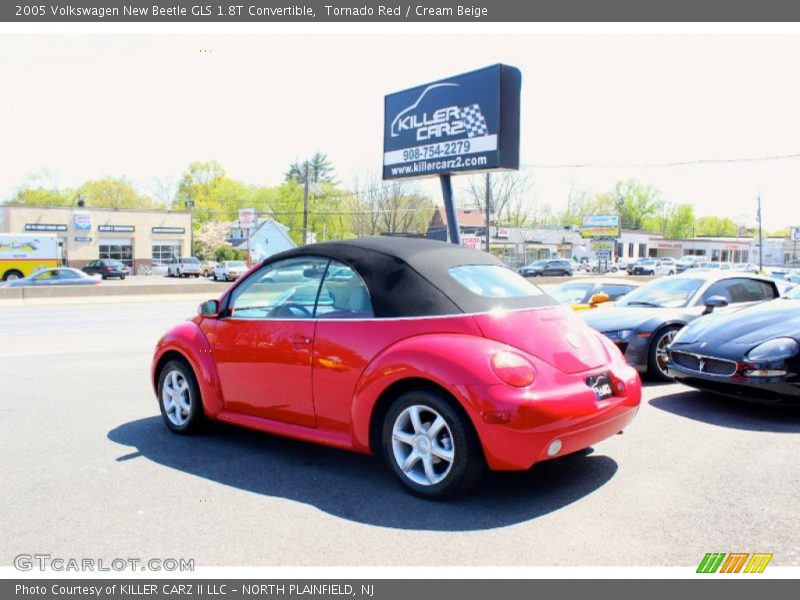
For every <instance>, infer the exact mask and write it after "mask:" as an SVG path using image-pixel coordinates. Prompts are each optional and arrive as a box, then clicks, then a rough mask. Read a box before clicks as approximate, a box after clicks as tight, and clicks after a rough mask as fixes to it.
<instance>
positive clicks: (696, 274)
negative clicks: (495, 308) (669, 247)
mask: <svg viewBox="0 0 800 600" xmlns="http://www.w3.org/2000/svg"><path fill="white" fill-rule="evenodd" d="M559 287H561V286H559ZM556 289H557V290H558V288H556ZM556 296H557V297H558V295H557V294H556ZM581 314H582V316H583V317H584V320H585V322H586V323H587V324H588V325H590V326H591V327H593V328H594V329H596V330H597V331H599V332H601V333H602V334H604V335H605V336H606V337H607V338H608V339H609V340H611V341H612V342H613V343H614V344H615V345H616V346H617V347H618V348H619V350H620V352H621V353H622V354H623V356H624V357H625V359H626V361H627V362H628V364H630V365H632V366H633V367H635V368H636V369H637V370H638V371H639V372H640V373H641V374H647V375H648V376H650V377H651V378H653V379H656V380H672V379H675V380H678V381H681V382H683V383H686V384H687V385H690V386H693V387H696V388H698V389H703V390H707V391H711V392H716V393H719V394H723V395H728V396H734V397H737V398H743V399H747V400H751V401H760V402H771V403H777V402H800V286H794V284H792V283H791V282H787V281H782V280H776V279H774V278H771V277H766V276H761V275H756V274H752V273H746V272H743V271H731V270H727V269H726V270H722V269H717V270H703V269H690V270H687V271H685V272H684V273H682V274H681V275H676V276H675V277H663V278H660V279H655V280H652V281H650V282H648V283H646V284H644V285H642V286H640V287H638V288H637V289H635V290H633V291H631V292H630V293H628V294H627V295H625V296H623V297H621V298H620V299H619V300H618V301H617V302H616V303H615V304H614V306H610V307H608V308H606V309H604V310H598V311H585V312H583V313H581Z"/></svg>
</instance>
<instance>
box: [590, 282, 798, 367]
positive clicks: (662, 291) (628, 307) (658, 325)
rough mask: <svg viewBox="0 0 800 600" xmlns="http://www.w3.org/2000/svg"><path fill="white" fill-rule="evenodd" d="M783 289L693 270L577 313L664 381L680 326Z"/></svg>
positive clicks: (769, 297) (635, 363)
mask: <svg viewBox="0 0 800 600" xmlns="http://www.w3.org/2000/svg"><path fill="white" fill-rule="evenodd" d="M784 285H785V284H783V283H782V282H776V281H774V280H772V279H769V278H768V277H761V276H758V275H752V274H750V273H736V272H733V271H695V270H694V269H692V270H690V271H687V272H686V273H683V274H681V275H674V276H672V277H662V278H660V279H654V280H653V281H650V282H648V283H646V284H644V285H643V286H641V287H639V288H638V289H636V290H634V291H632V292H631V293H630V294H628V295H626V296H625V297H624V298H623V299H622V300H620V301H619V302H617V304H616V305H615V306H612V307H608V308H604V309H603V310H592V311H582V312H581V313H579V314H580V315H581V316H582V317H583V318H584V319H585V320H586V322H587V323H588V324H589V325H591V326H592V327H594V328H595V329H597V330H598V331H600V332H601V333H603V334H604V335H605V336H606V337H608V338H609V339H610V340H611V341H612V342H614V343H615V344H616V345H617V347H618V348H619V349H620V350H621V351H622V353H623V354H624V355H625V359H626V360H627V361H628V363H630V364H631V365H633V366H634V367H636V369H637V370H639V372H641V373H647V374H648V375H650V376H652V377H654V378H656V379H661V380H664V381H667V380H669V379H670V376H669V373H668V372H667V346H668V345H669V344H670V342H672V339H673V338H674V337H675V334H676V333H677V332H678V330H680V329H681V328H682V327H683V326H684V325H686V324H687V323H689V322H691V321H693V320H695V319H696V318H697V317H699V316H701V315H704V314H708V313H710V312H711V311H714V310H715V309H717V310H718V311H719V312H731V311H734V310H738V309H740V308H744V307H745V306H748V305H750V304H754V303H757V302H764V301H766V300H773V299H775V298H778V297H779V296H780V295H781V293H782V292H783V291H785V288H783V287H779V286H784ZM729 305H730V306H729Z"/></svg>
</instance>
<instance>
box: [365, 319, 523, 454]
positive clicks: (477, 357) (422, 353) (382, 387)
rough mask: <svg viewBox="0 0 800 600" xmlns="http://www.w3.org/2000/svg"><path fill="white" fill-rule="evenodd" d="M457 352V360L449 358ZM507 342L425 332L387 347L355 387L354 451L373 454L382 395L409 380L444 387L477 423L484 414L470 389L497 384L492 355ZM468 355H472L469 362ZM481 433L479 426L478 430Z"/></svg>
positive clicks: (463, 335)
mask: <svg viewBox="0 0 800 600" xmlns="http://www.w3.org/2000/svg"><path fill="white" fill-rule="evenodd" d="M454 348H457V349H458V360H453V359H450V358H449V356H450V355H452V353H453V349H454ZM503 348H508V346H506V345H505V344H503V343H501V342H497V341H494V340H490V339H487V338H483V337H478V336H472V335H465V334H425V335H420V336H415V337H412V338H406V339H404V340H402V341H399V342H397V343H396V344H393V345H392V346H389V347H388V348H386V349H384V350H383V351H382V352H381V353H380V354H378V355H377V356H376V357H375V358H374V359H373V360H372V361H371V362H370V363H369V365H367V367H366V369H364V372H363V373H362V374H361V377H360V378H359V380H358V383H357V384H356V387H355V391H354V393H353V401H352V404H351V409H350V410H351V413H350V420H351V424H352V425H351V427H352V428H351V435H352V445H353V448H354V449H355V450H357V451H360V452H368V453H369V452H372V448H371V444H370V434H371V426H372V422H373V416H374V414H375V409H376V407H377V406H378V403H379V401H380V400H381V399H382V398H383V395H384V393H385V392H386V391H387V390H389V389H390V388H392V387H393V386H395V385H397V384H400V383H402V382H403V381H408V380H423V381H428V382H430V383H431V384H433V385H435V386H437V387H439V388H442V389H443V390H445V391H446V392H447V393H448V394H450V395H451V396H452V397H453V398H455V400H456V401H457V402H458V403H459V405H460V406H461V408H462V409H463V410H464V411H465V412H466V414H467V416H468V417H469V418H470V419H471V420H472V422H473V425H474V424H475V422H476V420H477V419H480V414H481V412H482V411H483V410H484V407H483V406H481V401H480V399H479V398H475V397H473V396H472V395H471V394H470V392H469V387H468V386H471V385H497V384H499V383H500V380H499V379H498V378H497V376H496V375H495V374H494V373H493V372H492V369H491V366H490V362H489V361H490V357H491V354H492V353H493V352H495V351H496V350H499V349H503ZM465 357H468V358H467V359H466V360H465ZM476 429H477V428H476Z"/></svg>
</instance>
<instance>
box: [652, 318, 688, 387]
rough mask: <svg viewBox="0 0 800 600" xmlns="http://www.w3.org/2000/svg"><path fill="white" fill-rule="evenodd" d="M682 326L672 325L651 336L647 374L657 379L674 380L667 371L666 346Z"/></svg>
mask: <svg viewBox="0 0 800 600" xmlns="http://www.w3.org/2000/svg"><path fill="white" fill-rule="evenodd" d="M680 329H681V327H680V326H677V325H670V326H668V327H664V328H662V329H659V330H658V331H657V332H656V333H655V334H654V335H653V336H652V337H651V338H650V348H649V349H648V351H647V374H648V375H649V376H650V377H652V378H653V379H655V380H656V381H672V377H670V376H669V375H667V372H666V350H665V348H666V346H668V345H669V344H670V342H671V341H672V339H673V338H674V337H675V334H676V333H678V331H679V330H680Z"/></svg>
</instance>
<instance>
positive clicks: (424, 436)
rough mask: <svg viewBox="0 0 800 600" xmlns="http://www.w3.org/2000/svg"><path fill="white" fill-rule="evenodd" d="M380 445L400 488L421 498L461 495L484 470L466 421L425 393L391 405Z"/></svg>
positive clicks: (414, 393)
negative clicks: (401, 485)
mask: <svg viewBox="0 0 800 600" xmlns="http://www.w3.org/2000/svg"><path fill="white" fill-rule="evenodd" d="M382 445H383V455H384V458H385V459H386V462H387V464H388V465H389V468H390V469H391V470H392V471H393V472H394V474H395V475H396V476H397V478H398V479H399V480H400V482H401V483H402V484H403V485H404V486H405V487H406V488H408V489H409V490H410V491H411V492H413V493H414V494H416V495H418V496H422V497H424V498H430V499H440V498H447V497H452V496H455V495H458V494H460V493H463V492H464V491H466V490H467V489H469V488H470V487H472V486H473V485H475V484H476V483H477V482H478V480H479V479H480V478H481V475H482V474H483V472H484V470H485V469H486V461H485V459H484V456H483V450H482V448H481V445H480V442H479V441H478V436H477V435H476V434H475V431H474V429H473V428H472V424H471V423H470V422H469V419H467V417H466V416H465V415H463V414H462V413H461V412H460V411H458V410H456V409H455V408H453V407H452V406H451V404H450V403H449V402H448V401H447V400H445V399H444V398H443V397H442V396H440V395H439V394H437V393H435V392H432V391H428V390H414V391H410V392H406V393H405V394H403V395H402V396H400V397H399V398H398V399H397V400H395V402H394V404H392V406H391V408H390V409H389V412H388V413H387V414H386V418H385V420H384V423H383V436H382Z"/></svg>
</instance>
